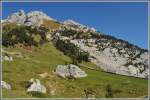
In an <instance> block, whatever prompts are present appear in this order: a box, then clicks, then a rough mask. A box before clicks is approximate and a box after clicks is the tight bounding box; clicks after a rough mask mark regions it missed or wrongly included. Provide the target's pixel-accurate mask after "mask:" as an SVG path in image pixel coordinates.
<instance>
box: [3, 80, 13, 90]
mask: <svg viewBox="0 0 150 100" xmlns="http://www.w3.org/2000/svg"><path fill="white" fill-rule="evenodd" d="M1 86H2V88H5V89H7V90H11V85H10V84H8V83H7V82H5V81H1Z"/></svg>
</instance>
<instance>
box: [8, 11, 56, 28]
mask: <svg viewBox="0 0 150 100" xmlns="http://www.w3.org/2000/svg"><path fill="white" fill-rule="evenodd" d="M43 19H47V20H54V19H53V18H51V17H49V16H48V15H46V14H45V13H43V12H41V11H31V12H29V13H27V14H25V12H24V11H23V10H20V11H19V12H16V13H13V14H12V15H11V16H8V18H7V19H6V21H8V22H11V23H16V24H21V25H27V26H31V25H35V26H40V25H41V24H42V22H43Z"/></svg>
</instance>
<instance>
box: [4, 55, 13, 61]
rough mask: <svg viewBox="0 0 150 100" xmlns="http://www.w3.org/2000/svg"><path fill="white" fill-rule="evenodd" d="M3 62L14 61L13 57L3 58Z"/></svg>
mask: <svg viewBox="0 0 150 100" xmlns="http://www.w3.org/2000/svg"><path fill="white" fill-rule="evenodd" d="M2 61H13V57H12V56H2Z"/></svg>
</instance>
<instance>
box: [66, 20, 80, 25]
mask: <svg viewBox="0 0 150 100" xmlns="http://www.w3.org/2000/svg"><path fill="white" fill-rule="evenodd" d="M63 24H65V25H78V26H80V25H81V24H80V23H78V22H76V21H74V20H72V19H68V20H66V21H64V22H63Z"/></svg>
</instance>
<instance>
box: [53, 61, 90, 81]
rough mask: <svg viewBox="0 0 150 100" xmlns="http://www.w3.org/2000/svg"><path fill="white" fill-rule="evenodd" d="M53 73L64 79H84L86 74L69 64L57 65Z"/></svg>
mask: <svg viewBox="0 0 150 100" xmlns="http://www.w3.org/2000/svg"><path fill="white" fill-rule="evenodd" d="M55 73H56V74H58V75H59V76H61V77H63V78H66V77H70V76H71V77H74V78H81V77H86V76H87V74H86V73H85V72H84V71H83V70H81V69H80V68H79V67H78V66H76V65H73V64H70V65H58V66H57V68H56V70H55Z"/></svg>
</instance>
